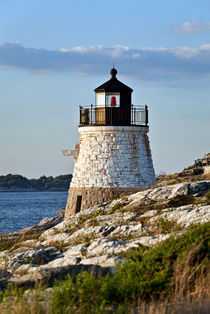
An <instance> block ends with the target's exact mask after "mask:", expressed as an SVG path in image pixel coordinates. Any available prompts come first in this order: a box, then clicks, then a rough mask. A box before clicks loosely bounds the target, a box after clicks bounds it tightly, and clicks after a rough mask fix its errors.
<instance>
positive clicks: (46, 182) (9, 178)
mask: <svg viewBox="0 0 210 314" xmlns="http://www.w3.org/2000/svg"><path fill="white" fill-rule="evenodd" d="M71 179H72V175H71V174H66V175H60V176H57V177H55V178H54V177H52V176H50V177H46V176H42V177H40V178H39V179H27V178H26V177H23V176H21V175H19V174H8V175H6V176H0V192H59V191H60V192H64V191H68V189H69V185H70V182H71Z"/></svg>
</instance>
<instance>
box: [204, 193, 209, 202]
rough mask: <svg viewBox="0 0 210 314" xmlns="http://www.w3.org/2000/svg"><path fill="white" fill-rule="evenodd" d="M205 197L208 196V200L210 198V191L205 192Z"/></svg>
mask: <svg viewBox="0 0 210 314" xmlns="http://www.w3.org/2000/svg"><path fill="white" fill-rule="evenodd" d="M205 197H206V198H207V200H208V201H209V200H210V191H208V192H207V193H206V194H205Z"/></svg>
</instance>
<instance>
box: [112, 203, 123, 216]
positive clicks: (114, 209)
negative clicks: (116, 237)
mask: <svg viewBox="0 0 210 314" xmlns="http://www.w3.org/2000/svg"><path fill="white" fill-rule="evenodd" d="M124 206H125V203H124V202H122V203H121V202H118V203H116V204H115V205H114V206H113V207H112V209H111V210H110V214H113V213H114V212H115V211H116V210H119V209H120V208H122V207H124Z"/></svg>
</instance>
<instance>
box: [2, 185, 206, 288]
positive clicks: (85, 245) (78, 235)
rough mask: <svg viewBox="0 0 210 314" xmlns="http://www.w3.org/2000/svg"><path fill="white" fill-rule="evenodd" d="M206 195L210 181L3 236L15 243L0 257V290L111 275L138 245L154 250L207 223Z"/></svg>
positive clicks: (154, 192) (120, 201)
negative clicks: (80, 275) (83, 274)
mask: <svg viewBox="0 0 210 314" xmlns="http://www.w3.org/2000/svg"><path fill="white" fill-rule="evenodd" d="M209 190H210V181H200V182H186V183H180V184H175V185H168V186H163V187H155V188H153V189H146V190H144V191H141V192H138V193H135V194H132V195H129V196H127V197H126V196H124V197H122V198H119V199H116V200H113V201H110V202H107V203H104V204H100V205H97V206H94V207H92V208H89V209H87V210H84V211H83V212H81V213H78V214H76V215H72V216H70V217H69V218H68V219H66V220H63V215H64V211H63V210H62V211H60V212H59V217H57V218H46V219H44V220H42V221H41V222H40V224H39V225H37V226H34V227H29V228H26V229H24V230H22V231H21V232H19V233H14V234H10V235H8V238H7V237H6V235H4V237H2V238H1V241H4V240H5V239H10V240H11V239H14V245H12V246H10V248H8V249H7V250H4V251H2V252H0V289H3V288H4V287H5V286H6V285H7V284H8V283H9V282H12V283H14V284H16V285H18V286H24V287H30V286H34V285H35V283H36V282H39V283H45V284H46V283H47V282H48V284H49V285H51V284H52V283H53V281H54V280H55V279H62V278H64V277H65V276H66V274H68V273H69V274H70V275H71V276H76V275H77V274H78V273H80V272H81V271H84V270H86V271H88V272H90V273H92V274H94V275H96V276H97V275H99V274H100V275H105V274H107V273H110V274H112V273H114V271H115V266H116V265H117V264H118V263H122V262H126V254H127V252H129V251H130V250H133V249H136V248H138V247H139V245H144V246H151V245H156V244H157V243H159V242H161V241H164V240H166V239H167V238H169V237H170V236H171V235H174V236H178V235H179V234H182V233H183V232H185V231H186V230H187V228H188V227H189V226H190V225H192V224H202V223H204V222H208V221H210V204H209V200H208V197H207V196H205V194H206V193H207V192H208V191H209ZM17 235H18V237H17ZM20 235H21V237H20ZM24 235H27V237H24ZM29 235H31V238H30V237H29ZM15 236H16V238H15Z"/></svg>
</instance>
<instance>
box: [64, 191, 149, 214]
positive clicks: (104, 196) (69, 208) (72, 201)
mask: <svg viewBox="0 0 210 314" xmlns="http://www.w3.org/2000/svg"><path fill="white" fill-rule="evenodd" d="M141 190H143V188H142V187H135V188H130V187H129V188H71V189H70V190H69V196H68V201H67V204H66V212H65V219H66V218H68V217H69V216H70V215H72V214H76V213H77V212H79V211H83V210H84V209H87V208H90V207H93V206H94V205H97V204H101V203H104V202H107V201H110V200H111V199H113V198H116V197H120V196H122V195H128V194H132V193H136V192H139V191H141ZM78 196H79V197H82V199H81V204H78ZM79 203H80V202H79ZM77 205H80V208H79V207H78V208H77Z"/></svg>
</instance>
